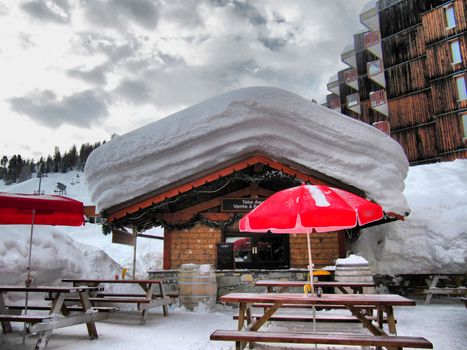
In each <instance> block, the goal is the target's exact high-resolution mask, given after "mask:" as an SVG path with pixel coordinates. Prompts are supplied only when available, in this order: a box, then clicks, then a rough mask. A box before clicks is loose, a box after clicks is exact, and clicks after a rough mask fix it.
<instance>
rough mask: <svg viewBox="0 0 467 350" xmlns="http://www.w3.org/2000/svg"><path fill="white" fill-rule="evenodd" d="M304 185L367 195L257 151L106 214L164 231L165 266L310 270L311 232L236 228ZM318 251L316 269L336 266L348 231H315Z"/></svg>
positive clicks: (115, 219) (118, 221) (315, 251)
mask: <svg viewBox="0 0 467 350" xmlns="http://www.w3.org/2000/svg"><path fill="white" fill-rule="evenodd" d="M302 182H306V183H310V184H324V185H329V186H333V187H338V188H342V189H345V190H347V191H350V192H353V193H355V194H358V195H363V193H362V191H361V190H358V189H357V188H355V187H352V186H349V185H346V184H344V183H342V182H340V181H338V180H336V179H333V178H331V177H329V176H326V175H325V174H321V173H318V172H316V171H313V170H312V169H309V168H306V167H304V166H301V165H300V164H294V163H292V162H290V161H288V160H287V159H276V158H275V157H272V156H270V155H267V154H254V155H253V154H252V155H248V156H245V157H244V158H242V159H235V160H232V161H231V162H225V163H224V164H222V166H220V167H218V168H216V169H210V170H209V171H206V172H204V173H201V174H196V175H194V176H192V177H191V178H189V179H186V181H184V182H183V183H173V184H171V185H170V186H167V187H166V188H164V189H161V190H158V191H156V192H154V193H148V194H147V195H145V196H141V197H139V198H136V199H134V200H132V201H130V202H127V203H124V204H122V205H119V206H116V207H114V208H112V209H111V210H109V211H108V219H107V220H108V222H110V223H114V224H115V225H118V226H132V227H134V229H135V230H136V231H138V232H140V231H144V230H146V229H148V228H149V227H152V226H163V227H164V266H163V267H164V269H178V268H179V267H180V266H181V265H182V264H187V263H196V264H212V265H213V266H216V267H217V268H218V269H288V268H305V267H306V266H307V262H308V260H307V259H308V258H307V248H306V247H307V245H306V236H305V235H278V234H261V233H244V232H240V231H239V229H238V220H239V219H240V218H241V217H242V215H243V214H244V213H246V212H249V211H251V210H252V209H253V208H254V207H255V206H257V205H258V204H259V203H261V202H262V201H263V200H264V199H265V198H267V197H269V196H270V195H271V194H273V193H274V192H277V191H279V190H282V189H285V188H289V187H293V186H298V185H300V184H301V183H302ZM395 217H396V216H393V219H394V218H395ZM389 220H391V219H389ZM312 247H313V248H312V249H313V257H314V263H315V264H316V265H317V266H325V265H332V264H334V262H335V259H337V258H341V257H345V254H346V239H345V231H338V232H331V233H319V234H314V235H312Z"/></svg>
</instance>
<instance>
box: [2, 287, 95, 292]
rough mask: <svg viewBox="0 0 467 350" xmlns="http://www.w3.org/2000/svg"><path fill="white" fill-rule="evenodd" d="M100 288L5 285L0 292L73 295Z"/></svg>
mask: <svg viewBox="0 0 467 350" xmlns="http://www.w3.org/2000/svg"><path fill="white" fill-rule="evenodd" d="M102 290H104V288H102V287H86V286H78V287H67V286H31V287H26V286H21V285H10V286H8V285H5V286H0V292H43V293H75V292H82V291H92V292H95V291H102Z"/></svg>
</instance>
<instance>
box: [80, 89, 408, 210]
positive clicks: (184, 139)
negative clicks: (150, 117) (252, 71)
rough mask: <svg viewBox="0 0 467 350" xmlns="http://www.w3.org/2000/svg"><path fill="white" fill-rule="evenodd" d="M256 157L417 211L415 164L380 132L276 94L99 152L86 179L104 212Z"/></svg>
mask: <svg viewBox="0 0 467 350" xmlns="http://www.w3.org/2000/svg"><path fill="white" fill-rule="evenodd" d="M255 152H262V153H266V154H267V155H269V156H272V157H277V158H285V159H288V160H290V161H293V162H295V163H298V164H302V165H304V166H306V167H308V168H310V169H313V170H316V171H319V172H321V173H323V174H326V175H328V176H331V177H334V178H336V179H339V180H341V181H342V182H344V183H347V184H349V185H353V186H355V187H357V188H359V189H361V190H363V191H364V192H365V193H366V195H367V197H368V198H370V199H373V200H375V201H376V202H377V203H379V204H380V205H382V206H383V207H384V209H385V211H387V212H388V211H394V212H397V213H400V214H404V213H405V212H408V211H409V207H408V205H407V202H406V200H405V198H404V196H403V194H402V192H403V190H404V179H405V177H406V175H407V171H408V162H407V159H406V157H405V155H404V153H403V151H402V148H401V147H400V145H399V144H398V143H397V142H396V141H394V140H393V139H391V138H390V137H388V136H387V135H385V134H383V133H382V132H380V131H379V130H377V129H376V128H374V127H372V126H370V125H368V124H365V123H362V122H359V121H357V120H354V119H352V118H349V117H346V116H344V115H342V114H340V113H337V112H334V111H332V110H330V109H328V108H325V107H322V106H320V105H318V104H316V103H313V102H312V101H310V100H307V99H305V98H302V97H300V96H298V95H295V94H293V93H290V92H287V91H284V90H281V89H277V88H271V87H251V88H244V89H240V90H235V91H232V92H229V93H226V94H223V95H220V96H217V97H214V98H212V99H210V100H207V101H205V102H202V103H199V104H197V105H194V106H192V107H189V108H187V109H184V110H182V111H180V112H178V113H175V114H172V115H170V116H168V117H166V118H163V119H161V120H158V121H156V122H154V123H152V124H149V125H147V126H145V127H142V128H140V129H137V130H135V131H133V132H130V133H128V134H125V135H122V136H119V137H116V138H114V139H113V140H111V141H110V142H108V143H106V144H104V145H102V146H101V147H99V148H97V149H96V150H94V151H93V152H92V153H91V155H90V157H89V158H88V160H87V162H86V168H85V174H86V179H87V182H88V184H89V190H90V193H91V197H92V201H93V202H94V203H96V205H97V207H98V209H99V210H101V211H103V210H105V209H108V208H110V207H112V206H115V205H117V204H120V203H124V202H126V201H128V200H131V199H133V198H136V197H138V196H140V195H144V194H146V193H149V192H152V191H156V190H158V189H160V188H162V187H163V186H166V185H169V184H171V183H175V182H177V181H182V180H183V179H184V178H187V177H188V176H190V175H195V174H197V173H200V172H202V171H206V170H209V169H212V168H214V167H216V166H219V165H220V164H221V163H223V162H225V161H229V160H232V159H235V158H238V157H241V156H246V155H249V154H252V153H255Z"/></svg>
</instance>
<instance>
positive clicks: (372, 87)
mask: <svg viewBox="0 0 467 350" xmlns="http://www.w3.org/2000/svg"><path fill="white" fill-rule="evenodd" d="M381 89H382V87H381V85H379V84H378V83H377V82H374V81H373V80H371V79H369V78H368V77H367V76H365V75H364V76H362V77H360V78H358V92H359V94H360V100H368V99H369V98H370V93H371V92H374V91H378V90H381Z"/></svg>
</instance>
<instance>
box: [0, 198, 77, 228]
mask: <svg viewBox="0 0 467 350" xmlns="http://www.w3.org/2000/svg"><path fill="white" fill-rule="evenodd" d="M33 209H35V215H34V222H33V221H32V213H33ZM32 223H33V224H35V225H60V226H81V225H83V224H84V208H83V203H82V202H79V201H77V200H74V199H71V198H68V197H64V196H56V195H33V194H21V193H5V192H0V225H22V224H29V225H30V224H32Z"/></svg>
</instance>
